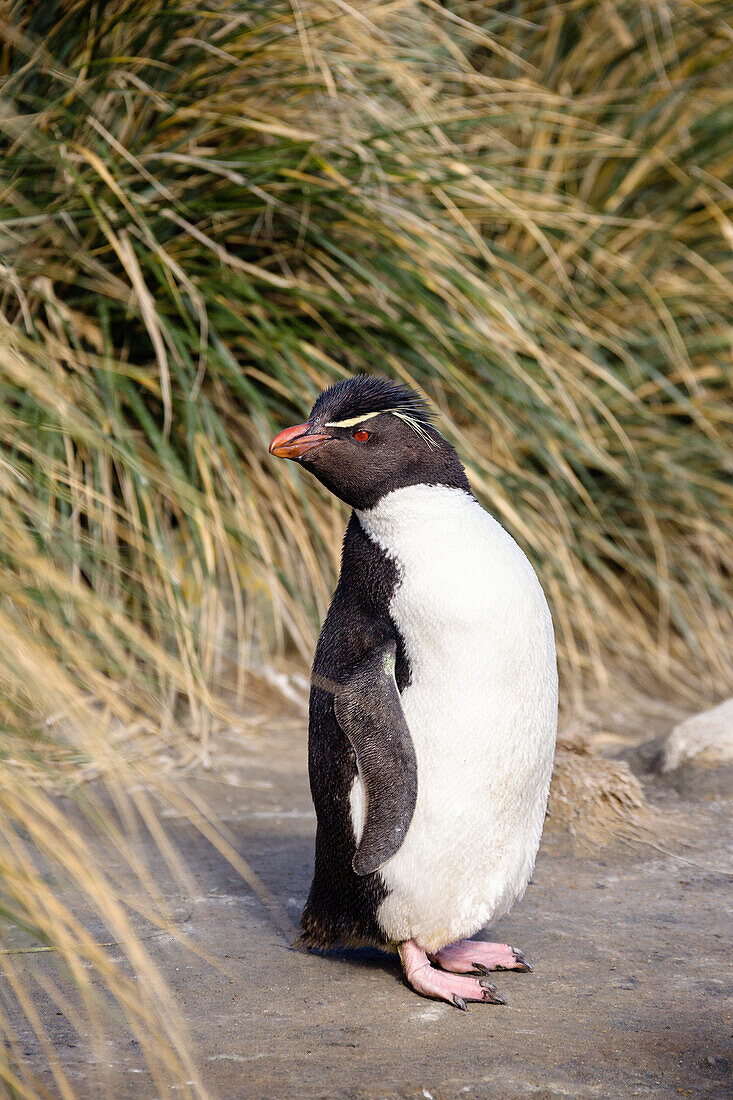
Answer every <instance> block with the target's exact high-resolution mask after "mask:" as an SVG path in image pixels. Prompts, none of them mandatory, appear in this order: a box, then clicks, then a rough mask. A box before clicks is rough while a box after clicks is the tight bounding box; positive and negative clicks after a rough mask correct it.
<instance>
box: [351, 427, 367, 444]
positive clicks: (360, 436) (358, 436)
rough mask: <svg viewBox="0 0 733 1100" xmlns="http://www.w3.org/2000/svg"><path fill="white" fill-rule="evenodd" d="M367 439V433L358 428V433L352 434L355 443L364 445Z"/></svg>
mask: <svg viewBox="0 0 733 1100" xmlns="http://www.w3.org/2000/svg"><path fill="white" fill-rule="evenodd" d="M368 438H369V432H365V431H364V429H363V428H360V429H359V431H358V432H354V439H355V440H356V442H357V443H366V441H367V439H368Z"/></svg>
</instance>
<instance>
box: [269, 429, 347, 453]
mask: <svg viewBox="0 0 733 1100" xmlns="http://www.w3.org/2000/svg"><path fill="white" fill-rule="evenodd" d="M309 429H310V424H296V425H295V426H294V427H292V428H285V429H284V430H283V431H281V432H278V433H277V435H276V436H275V438H274V439H273V441H272V443H271V444H270V454H271V455H275V456H276V457H277V458H293V459H299V458H302V457H303V455H305V454H308V451H313V450H315V448H316V447H320V446H321V444H322V443H326V442H327V441H328V440H329V439H332V438H333V436H330V435H308V431H309Z"/></svg>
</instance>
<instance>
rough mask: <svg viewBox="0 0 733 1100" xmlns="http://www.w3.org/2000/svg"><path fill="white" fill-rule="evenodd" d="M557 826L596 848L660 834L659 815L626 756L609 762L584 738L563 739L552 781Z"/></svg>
mask: <svg viewBox="0 0 733 1100" xmlns="http://www.w3.org/2000/svg"><path fill="white" fill-rule="evenodd" d="M547 817H548V820H549V825H550V828H551V829H555V830H560V831H562V832H567V833H570V834H571V836H573V838H574V839H575V840H576V841H577V842H578V844H579V845H580V846H581V847H585V848H590V849H594V848H597V847H602V846H603V845H605V844H609V843H612V842H614V841H616V840H627V841H639V840H640V839H641V838H643V837H646V838H651V837H653V836H654V832H655V828H656V826H657V824H658V814H656V813H655V811H654V810H653V808H652V807H651V806H650V805H649V803H648V802H647V800H646V796H645V794H644V788H643V786H642V784H641V782H640V781H639V779H637V777H636V776H635V775H634V773H633V772H632V771H631V769H630V767H629V765H628V764H627V763H626V761H625V760H608V759H607V758H606V757H604V756H601V755H600V754H599V753H597V752H594V751H593V748H592V747H591V745H590V744H589V743H588V741H587V740H585V739H584V738H582V737H571V738H567V737H560V738H558V742H557V751H556V754H555V766H554V770H553V775H552V783H551V784H550V798H549V801H548V805H547Z"/></svg>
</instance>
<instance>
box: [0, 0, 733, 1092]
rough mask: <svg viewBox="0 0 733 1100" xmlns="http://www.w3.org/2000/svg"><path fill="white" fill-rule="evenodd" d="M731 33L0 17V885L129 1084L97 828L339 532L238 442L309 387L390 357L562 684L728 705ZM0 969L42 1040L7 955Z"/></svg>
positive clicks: (174, 15) (255, 648) (149, 971)
mask: <svg viewBox="0 0 733 1100" xmlns="http://www.w3.org/2000/svg"><path fill="white" fill-rule="evenodd" d="M727 14H729V13H728V12H727V8H726V6H725V4H723V3H718V2H712V3H702V4H700V3H695V4H693V3H690V2H686V0H675V2H674V3H672V4H671V5H665V6H659V5H656V4H647V3H644V4H636V3H631V2H630V0H629V2H628V3H627V2H623V3H620V4H614V5H608V4H593V3H589V2H580V3H578V4H575V5H571V6H565V7H558V6H555V7H552V6H551V7H550V8H548V7H546V6H543V5H540V4H536V3H531V2H530V3H527V4H525V5H523V6H522V7H521V9H518V10H517V11H514V10H512V11H511V12H508V11H505V10H504V9H503V8H498V7H494V6H492V5H486V4H479V3H471V2H468V0H465V2H460V0H456V2H454V3H446V4H439V3H437V2H433V0H426V2H424V3H421V4H418V3H416V2H415V0H366V2H364V3H362V4H359V5H358V6H356V5H348V4H342V3H341V2H340V0H333V2H330V0H329V2H325V0H323V2H315V0H298V2H297V3H295V2H294V3H292V4H291V3H289V2H288V3H285V2H282V3H281V2H280V0H273V3H270V4H267V5H261V4H257V5H254V4H251V5H250V4H247V3H242V2H241V0H237V2H234V0H215V2H214V3H213V4H211V5H209V6H208V7H204V8H194V7H191V6H190V5H185V4H181V5H176V4H166V5H160V4H156V3H153V2H151V0H112V2H110V3H105V4H101V5H100V4H95V3H92V2H91V0H43V2H41V0H31V2H28V0H24V2H23V3H21V2H20V0H16V2H12V0H11V2H9V3H7V4H6V5H5V6H4V8H3V9H2V11H0V39H1V40H2V53H1V54H0V66H1V67H2V91H1V92H0V144H1V145H2V164H1V166H0V178H1V180H2V208H1V210H0V265H1V266H0V329H1V331H0V444H1V447H0V494H1V496H2V508H1V509H0V554H2V566H3V568H2V570H1V571H0V629H2V631H3V635H4V642H5V645H4V647H3V652H2V654H0V832H1V833H2V836H3V838H4V855H3V857H2V858H3V866H2V869H1V870H0V899H1V904H2V907H3V908H2V912H3V913H4V914H5V917H6V919H7V920H8V921H12V922H13V923H14V924H15V926H17V927H24V928H27V929H29V930H30V932H31V934H32V936H33V937H35V939H36V941H37V942H38V944H39V945H41V946H46V947H49V948H52V949H53V950H54V951H56V952H58V954H59V956H60V957H61V958H63V960H64V961H65V963H66V964H67V966H68V968H69V972H70V973H71V974H72V975H73V976H74V979H75V981H77V982H78V985H79V990H80V1002H79V1003H80V1005H81V1006H83V1005H84V1004H85V1003H87V1001H88V998H87V997H86V991H87V990H88V983H89V980H90V979H89V978H88V974H90V973H94V974H96V975H98V976H99V977H100V978H101V980H102V982H103V983H104V985H105V986H106V987H107V988H108V990H109V991H110V993H111V994H112V995H113V997H115V998H116V999H117V1002H118V1003H119V1005H120V1006H121V1008H122V1013H123V1016H124V1018H125V1019H126V1021H127V1023H126V1026H127V1027H128V1028H129V1029H130V1030H131V1032H134V1034H135V1035H137V1036H144V1038H145V1042H144V1053H145V1057H146V1060H147V1061H148V1064H149V1065H150V1066H151V1069H152V1070H153V1072H154V1073H155V1074H156V1075H157V1076H156V1080H160V1081H161V1082H162V1081H164V1080H166V1081H171V1080H175V1081H177V1082H179V1081H186V1080H193V1081H194V1082H196V1080H197V1079H196V1077H195V1073H194V1069H193V1068H192V1066H191V1064H190V1055H189V1053H188V1049H189V1048H188V1046H187V1044H186V1041H185V1038H184V1033H183V1030H182V1025H181V1022H180V1020H178V1019H177V1018H176V1015H175V1012H174V1010H173V1008H172V1006H171V1003H170V999H169V998H168V995H167V993H166V991H165V988H164V985H163V983H162V982H161V980H160V978H159V977H158V976H157V974H156V973H155V968H154V967H153V965H152V963H151V961H150V959H149V957H148V956H147V955H146V954H145V952H144V945H142V944H140V943H138V942H137V941H136V937H135V936H134V935H131V934H130V925H129V914H128V913H127V912H126V909H125V907H124V905H123V904H122V902H121V900H120V899H121V898H122V897H123V896H124V894H125V891H126V890H128V889H129V887H130V883H132V884H134V889H135V890H136V891H137V892H138V894H139V896H140V897H143V896H146V895H149V913H148V914H147V915H148V917H150V918H152V919H154V920H155V921H157V922H158V923H159V924H160V925H161V926H162V927H165V926H166V921H167V920H168V915H167V914H166V911H165V904H164V899H161V898H156V897H155V893H154V891H153V892H152V893H151V891H150V882H149V873H148V871H147V870H146V868H145V867H143V866H140V864H139V857H138V854H137V852H136V849H135V846H134V843H133V842H132V841H131V840H129V839H128V838H127V837H126V827H123V825H124V823H125V822H126V821H129V820H130V815H134V814H140V813H143V812H144V813H145V814H147V815H148V816H147V819H146V820H148V821H149V822H150V823H153V822H154V821H155V812H154V809H153V807H152V804H148V803H146V802H145V800H144V797H143V795H142V794H141V789H142V788H143V787H144V785H145V783H147V782H152V781H153V780H154V779H155V778H156V776H157V774H158V773H159V770H160V769H159V762H160V759H161V756H160V754H161V753H163V754H165V756H166V757H167V758H169V759H170V760H172V761H177V760H178V761H180V760H186V759H191V758H201V759H205V758H206V755H207V753H208V752H209V750H210V743H211V740H212V737H213V736H215V733H216V729H217V726H218V725H219V724H220V723H230V722H232V721H235V720H236V721H238V722H239V723H240V724H241V723H242V721H243V718H242V715H244V716H245V718H244V720H245V722H246V720H249V718H252V719H253V720H254V718H256V712H257V709H258V707H260V706H261V704H262V700H263V698H264V689H263V682H262V680H261V678H259V677H257V676H255V675H253V674H252V669H253V668H255V667H256V666H257V664H258V662H260V663H261V662H262V661H266V660H268V659H269V657H270V656H272V655H273V654H275V655H282V654H284V653H287V654H289V655H290V656H291V657H294V658H297V659H299V660H300V661H301V662H303V664H305V663H306V662H307V660H308V657H309V654H310V652H311V648H312V644H313V639H314V636H315V631H316V629H317V624H318V621H319V619H320V617H321V616H322V615H323V613H324V611H325V608H326V606H327V602H328V598H329V593H330V590H331V586H332V582H333V577H334V572H335V569H336V566H337V561H338V553H339V545H340V539H341V532H342V529H343V521H344V515H343V510H342V509H341V508H340V506H339V505H338V504H336V503H334V502H333V501H332V500H328V499H325V497H324V495H323V494H322V493H320V491H319V490H318V488H317V487H315V486H314V485H313V484H311V483H310V482H309V481H308V480H307V478H303V477H301V474H300V472H299V471H297V470H296V469H294V468H292V467H290V466H286V464H283V463H279V464H276V463H272V464H271V463H270V462H268V460H267V456H266V444H267V441H268V439H269V436H270V435H271V434H272V433H273V432H274V430H275V429H276V428H279V427H282V426H284V425H285V424H287V423H290V422H292V421H293V420H294V419H299V418H301V417H302V415H303V414H304V412H305V411H306V410H307V409H308V407H309V406H310V403H311V402H312V400H313V398H314V396H315V394H316V393H317V392H318V390H319V389H320V388H321V387H322V386H323V385H324V384H325V383H327V382H329V381H332V380H333V379H334V378H337V377H340V376H342V375H344V374H347V373H351V372H354V371H358V370H380V371H386V372H388V373H392V374H395V375H397V376H399V377H402V378H404V379H406V380H407V381H409V382H411V384H413V385H415V386H416V387H417V388H418V389H420V390H421V391H422V392H424V393H425V394H426V395H427V396H428V397H429V398H430V399H431V400H432V401H433V402H434V403H435V404H436V405H437V408H438V410H439V413H440V421H439V423H440V427H441V429H442V430H444V431H445V433H446V434H447V435H448V436H449V437H450V438H452V439H453V440H454V441H455V442H456V443H457V445H458V447H459V449H460V451H461V453H462V455H463V456H464V457H465V459H466V461H467V464H468V467H469V472H470V475H471V478H472V481H473V484H474V485H475V487H476V490H477V493H478V494H479V496H480V497H481V499H482V501H483V502H484V503H485V504H486V505H487V506H488V507H489V508H490V509H491V510H492V511H494V512H495V513H496V515H497V516H498V517H499V518H500V519H501V520H502V522H504V523H505V524H506V525H507V527H508V528H509V529H510V530H511V531H512V533H513V534H515V536H516V537H517V538H518V539H519V541H520V542H521V543H522V544H523V545H524V546H525V547H526V548H527V550H528V552H529V553H530V554H531V556H532V557H533V560H534V562H535V563H536V565H537V567H538V569H539V572H540V574H541V576H542V579H543V582H544V584H545V586H546V589H547V591H548V593H549V595H550V598H551V602H552V606H553V611H554V615H555V621H556V625H557V632H558V641H559V646H560V657H561V666H562V672H563V677H564V682H565V684H566V691H570V690H571V689H572V690H575V689H577V687H578V685H580V684H581V683H583V682H587V681H589V680H590V681H591V682H594V683H595V684H601V685H603V684H604V683H608V681H609V678H610V677H611V671H610V670H612V669H614V670H615V669H621V670H623V671H624V673H625V674H626V675H629V676H631V677H633V678H634V679H635V681H636V683H637V684H639V685H641V686H645V687H648V688H649V689H650V690H652V689H654V690H660V689H661V690H664V691H666V692H668V693H670V694H674V695H675V697H676V698H678V699H680V700H691V701H695V702H697V703H703V702H705V701H707V700H709V699H710V698H711V697H713V696H714V695H715V694H716V692H719V691H722V690H724V689H725V687H726V685H730V683H731V682H732V680H733V675H732V673H731V657H730V654H731V646H730V545H731V542H730V540H731V534H732V532H731V518H730V517H731V511H732V510H731V503H732V499H731V498H732V496H733V493H732V491H731V481H730V470H731V455H730V436H731V432H730V429H731V419H732V415H731V413H732V408H733V404H732V402H731V398H732V397H733V388H732V386H731V364H730V337H731V318H732V310H731V287H732V286H733V280H732V274H733V263H732V261H731V248H730V245H731V240H732V239H733V234H732V233H731V222H730V214H731V194H732V192H731V180H732V179H733V171H732V169H733V143H731V141H730V127H731V114H732V112H733V106H732V102H731V92H730V88H731V82H730V72H731V40H730V33H729V26H728V23H727ZM156 762H157V763H156ZM92 777H96V782H97V783H98V784H106V790H107V795H105V798H106V799H107V800H108V801H109V800H111V804H112V805H115V806H117V807H118V810H119V807H120V806H123V805H124V806H125V807H127V808H126V809H125V813H119V818H118V819H117V818H115V819H114V820H115V821H117V824H115V825H114V826H113V823H112V822H108V823H107V824H108V826H109V827H108V828H103V827H102V826H101V825H100V824H99V822H98V821H97V824H96V825H95V824H94V823H95V820H96V818H95V815H94V814H92V813H91V812H90V813H89V814H88V815H87V817H86V820H85V822H80V823H79V825H78V826H74V827H73V828H72V827H71V826H70V825H68V824H67V823H66V822H61V821H60V819H59V813H60V811H59V808H58V803H57V802H56V801H55V800H54V797H53V792H54V791H58V790H60V789H61V790H68V791H77V792H78V790H79V783H80V781H81V780H84V779H88V778H92ZM159 787H160V788H161V789H162V788H163V787H164V783H163V782H162V781H161V783H159ZM100 789H101V788H100ZM168 796H169V797H172V794H170V792H169V795H168ZM576 797H577V795H576V794H573V795H572V798H573V799H575V798H576ZM633 797H634V798H635V797H636V795H634V796H633ZM79 801H80V804H82V805H84V804H85V803H84V800H83V799H80V800H79ZM632 801H633V798H632ZM595 805H596V804H595V803H594V806H595ZM143 807H145V808H144V810H143ZM622 808H623V807H622ZM632 808H633V807H632ZM601 809H603V808H601ZM190 812H191V814H192V816H193V817H196V813H195V810H194V809H193V808H191V809H190ZM593 812H594V813H595V812H596V810H595V809H594V811H593ZM120 822H122V824H120ZM199 824H200V825H201V827H202V828H204V829H207V830H209V835H211V836H212V838H214V839H216V840H217V842H218V843H219V844H220V845H221V846H222V849H223V850H225V851H227V853H228V854H229V856H230V857H231V858H232V859H234V860H236V853H235V852H234V851H233V850H232V849H231V848H227V847H226V844H227V840H226V838H224V837H223V836H221V835H220V834H217V833H216V831H215V827H214V826H213V825H206V824H205V823H204V822H203V821H200V820H199ZM95 829H96V835H97V841H96V842H95V843H97V844H98V843H99V837H100V836H106V839H105V843H109V844H115V845H116V846H117V848H118V850H119V852H120V859H121V865H122V866H124V868H125V870H124V874H123V873H122V872H121V873H120V874H121V877H120V879H119V880H117V879H115V878H111V877H110V875H109V873H108V871H107V870H106V869H105V867H104V866H102V865H100V862H99V859H98V857H95V856H94V845H93V844H91V842H90V841H89V839H88V837H89V835H90V833H92V832H94V830H95ZM212 830H213V831H212ZM51 837H53V842H51V840H50V839H49V838H51ZM161 843H162V844H163V843H164V841H163V839H162V836H161ZM90 845H91V846H90ZM98 850H99V849H98ZM41 853H42V855H43V860H45V861H46V863H47V864H48V865H49V866H51V867H52V868H53V875H54V877H56V878H57V879H58V881H59V883H65V884H66V887H67V888H68V890H71V891H78V892H79V893H80V894H81V896H83V897H84V898H85V899H86V902H87V903H88V905H89V906H90V907H91V909H92V910H93V911H95V912H97V913H98V914H99V915H100V919H102V920H103V922H104V924H105V926H106V927H108V928H109V930H110V940H122V941H124V942H125V943H126V944H128V948H126V950H127V951H128V957H129V964H130V967H131V968H132V970H134V972H135V973H136V974H138V975H143V976H147V977H146V980H145V981H141V982H139V983H137V984H136V986H135V989H136V991H137V994H138V996H137V998H135V999H131V985H130V981H129V978H128V977H126V976H125V974H124V973H122V971H121V970H120V969H119V968H113V967H111V966H110V964H109V962H108V959H107V955H106V954H105V950H104V949H103V948H100V947H99V945H98V944H97V943H95V942H94V941H93V940H92V939H91V937H90V936H89V934H88V932H86V931H85V929H84V927H83V926H82V925H81V924H79V923H78V922H77V921H75V920H74V918H73V915H72V913H71V910H70V909H69V907H68V905H65V903H64V900H63V898H64V896H65V895H64V892H63V890H62V889H61V888H60V887H59V888H58V889H57V888H56V887H54V886H53V885H51V884H49V882H47V881H46V879H45V878H44V877H43V874H42V873H41V870H40V864H38V862H37V861H38V859H39V858H40V854H41ZM167 855H168V858H169V859H170V861H171V863H172V864H173V867H174V870H175V873H176V874H184V875H185V869H184V868H182V867H177V866H175V864H176V860H175V857H174V854H173V853H172V852H168V853H167ZM102 862H103V861H102ZM240 866H241V870H242V872H243V873H245V874H247V873H248V870H247V868H246V866H244V865H240ZM123 880H124V882H123ZM0 959H2V960H3V961H2V965H3V967H4V968H5V970H6V973H7V974H8V978H9V981H10V983H11V986H12V987H13V988H14V989H15V991H16V996H17V998H19V1005H20V1009H21V1010H22V1012H23V1013H25V1016H26V1018H27V1020H28V1022H29V1024H30V1026H31V1027H34V1028H37V1029H38V1031H39V1034H41V1035H42V1034H43V1024H42V1021H41V1020H40V1018H39V1017H38V1015H37V1011H36V1009H35V1008H34V998H33V990H32V988H31V987H30V986H28V985H27V984H26V975H27V974H28V973H29V971H28V968H27V966H26V965H25V964H26V963H27V962H28V960H29V959H32V957H31V956H15V955H2V956H0ZM80 960H83V961H84V962H86V963H89V964H90V965H91V966H92V968H93V969H92V971H87V970H86V969H85V967H84V966H82V965H81V964H80ZM141 989H142V990H143V994H142V995H140V990H141ZM84 1011H85V1010H84V1009H83V1007H80V1008H79V1009H78V1012H79V1013H82V1016H81V1017H80V1018H79V1028H80V1029H81V1030H82V1031H83V1030H84V1028H85V1027H86V1025H85V1024H84V1020H83V1013H84ZM87 1015H88V1016H89V1018H90V1019H92V1020H94V1021H95V1026H98V1027H99V1029H100V1030H103V1028H104V1026H105V1024H104V1021H103V1020H102V1019H101V1018H100V1017H99V1015H98V1014H97V1013H96V1011H92V1010H91V1008H90V1009H89V1010H88V1012H87ZM10 1028H11V1024H10V1021H9V1020H8V1019H7V1018H0V1032H3V1033H5V1034H8V1033H9V1029H10ZM141 1041H142V1038H141ZM48 1057H49V1064H51V1065H52V1066H53V1067H54V1073H55V1078H56V1086H55V1087H56V1088H57V1090H58V1091H59V1092H60V1093H65V1094H66V1095H71V1093H70V1092H69V1089H70V1086H69V1084H68V1081H65V1080H64V1077H63V1069H62V1067H61V1066H60V1065H59V1064H58V1063H54V1062H53V1052H52V1051H51V1050H50V1049H49V1051H48ZM0 1065H3V1062H2V1059H1V1058H0ZM19 1065H21V1063H20V1062H19V1061H18V1060H17V1059H15V1060H14V1059H13V1058H12V1057H11V1058H10V1059H9V1061H8V1062H7V1064H5V1065H4V1068H3V1069H2V1071H1V1072H2V1073H3V1074H4V1080H5V1082H6V1086H7V1088H8V1090H10V1091H12V1090H15V1091H16V1092H17V1093H18V1094H19V1095H32V1094H33V1092H34V1089H35V1088H36V1084H37V1083H34V1082H33V1081H31V1080H30V1079H29V1078H28V1076H27V1074H26V1075H25V1076H24V1072H25V1071H24V1070H23V1069H22V1065H21V1068H18V1067H19ZM190 1089H191V1091H193V1092H196V1091H197V1090H200V1085H199V1084H197V1083H195V1084H194V1085H192V1086H190Z"/></svg>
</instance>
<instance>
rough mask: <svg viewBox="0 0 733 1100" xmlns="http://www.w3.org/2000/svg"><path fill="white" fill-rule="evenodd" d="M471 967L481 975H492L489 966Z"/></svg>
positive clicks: (474, 965) (473, 964)
mask: <svg viewBox="0 0 733 1100" xmlns="http://www.w3.org/2000/svg"><path fill="white" fill-rule="evenodd" d="M471 966H472V967H473V969H474V970H476V971H478V973H479V974H490V973H491V971H490V970H489V968H488V966H484V964H483V963H471Z"/></svg>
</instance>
